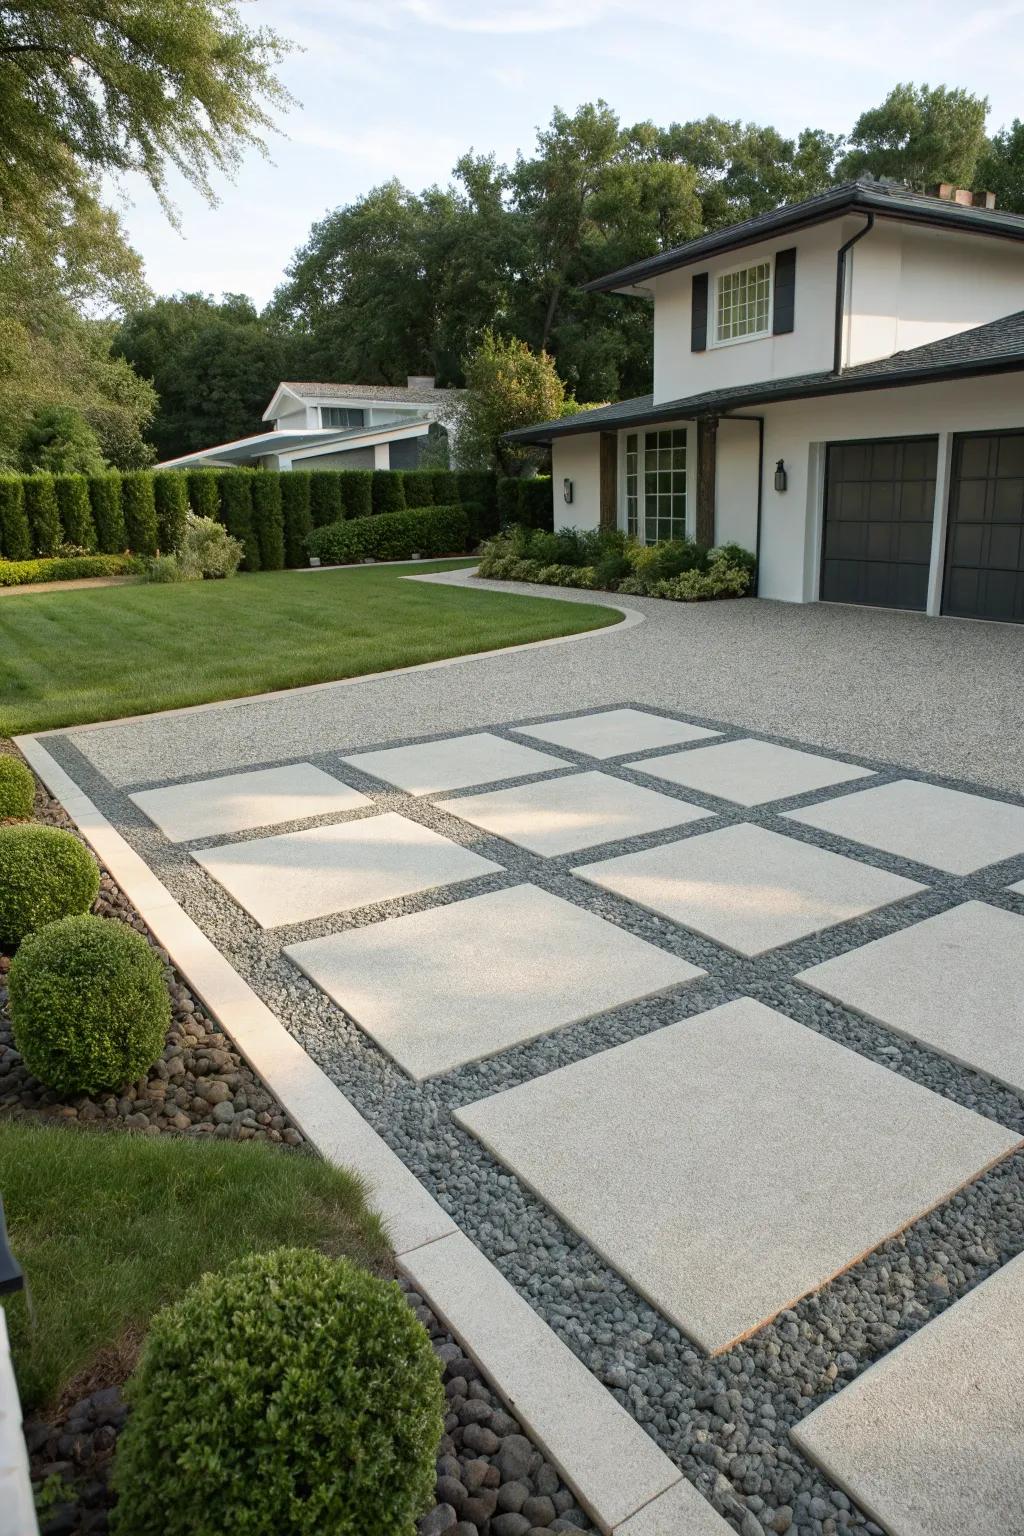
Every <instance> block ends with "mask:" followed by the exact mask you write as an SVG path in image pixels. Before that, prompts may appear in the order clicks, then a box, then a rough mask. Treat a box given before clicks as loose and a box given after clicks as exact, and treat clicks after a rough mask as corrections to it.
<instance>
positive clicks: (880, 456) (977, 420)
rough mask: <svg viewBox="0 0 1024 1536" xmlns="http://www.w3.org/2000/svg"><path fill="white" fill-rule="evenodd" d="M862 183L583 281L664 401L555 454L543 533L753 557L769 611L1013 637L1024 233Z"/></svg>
mask: <svg viewBox="0 0 1024 1536" xmlns="http://www.w3.org/2000/svg"><path fill="white" fill-rule="evenodd" d="M992 202H993V200H992V198H991V196H989V195H987V194H977V195H975V196H973V197H972V194H971V193H969V192H963V191H960V190H959V189H955V188H952V187H945V186H944V187H942V188H938V189H936V192H935V195H928V196H926V195H923V194H917V193H913V192H910V191H908V190H907V189H906V188H905V187H903V186H898V185H895V184H892V183H886V182H874V181H857V182H851V183H849V184H848V185H845V186H841V187H837V188H834V189H833V190H831V191H829V192H824V193H822V194H820V195H819V196H817V197H812V198H809V199H808V200H807V201H806V202H803V203H797V204H795V205H794V206H792V207H786V208H780V209H777V210H776V211H775V212H773V213H769V214H764V215H761V216H759V217H757V218H753V219H748V220H746V221H744V222H743V223H740V224H734V225H732V226H731V227H730V228H728V229H722V230H717V231H716V232H715V233H714V234H708V235H701V236H699V237H698V238H697V239H695V240H691V241H688V242H687V244H685V245H681V246H678V247H677V248H676V249H674V250H671V251H666V252H664V253H663V254H661V255H658V256H654V257H651V258H650V259H649V260H647V261H641V262H637V263H635V264H634V265H633V266H630V267H626V268H624V269H622V270H620V271H617V272H612V273H610V274H609V275H608V276H607V277H603V278H600V279H598V280H597V281H596V282H592V283H590V284H588V287H589V288H590V289H591V290H595V291H599V292H602V291H603V292H608V291H612V292H616V293H626V294H635V295H639V296H642V297H643V298H645V299H653V301H654V391H653V393H652V394H650V395H646V396H642V397H641V398H639V399H636V400H624V401H621V402H619V403H618V404H616V405H609V406H602V407H600V408H599V409H596V410H593V411H588V412H584V413H583V414H581V415H578V416H573V417H569V418H563V419H562V420H559V421H554V422H547V423H544V424H542V425H540V426H538V427H532V428H524V429H521V430H519V431H516V432H513V433H510V434H509V436H510V438H512V439H514V440H518V441H520V442H533V443H550V444H551V448H552V459H553V476H554V487H555V524H556V526H561V525H563V524H568V525H572V526H575V527H578V528H594V527H597V526H599V525H603V526H612V527H614V526H618V527H620V528H623V529H627V530H628V531H629V532H630V533H634V534H636V535H637V536H638V537H639V538H640V539H641V540H644V541H647V542H655V541H657V540H660V539H664V538H668V537H671V536H676V535H679V534H682V533H684V532H685V533H687V534H688V535H690V536H691V537H696V538H697V539H698V540H699V541H700V542H702V543H708V544H711V543H725V542H729V541H735V542H736V543H739V544H742V545H744V546H745V547H746V548H747V549H751V550H756V552H757V554H758V557H759V561H760V581H759V593H760V595H761V596H762V597H771V598H782V599H786V600H788V601H791V602H813V601H815V600H817V599H827V600H832V601H836V602H845V603H867V604H872V605H875V606H882V607H893V608H909V609H919V610H922V611H925V612H928V613H949V614H956V615H960V616H962V617H973V618H990V619H1006V620H1014V621H1016V622H1024V217H1020V216H1018V215H1015V214H1008V213H1002V212H1000V211H998V210H996V209H995V208H994V207H993V206H992Z"/></svg>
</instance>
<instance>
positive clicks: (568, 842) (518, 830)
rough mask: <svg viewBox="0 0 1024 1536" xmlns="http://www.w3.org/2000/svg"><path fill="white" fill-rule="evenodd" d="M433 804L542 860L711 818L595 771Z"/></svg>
mask: <svg viewBox="0 0 1024 1536" xmlns="http://www.w3.org/2000/svg"><path fill="white" fill-rule="evenodd" d="M438 803H439V804H440V805H441V806H442V807H443V808H444V809H445V810H446V811H451V812H452V814H453V815H454V816H461V817H462V819H463V820H464V821H469V822H472V824H473V826H474V827H483V829H484V831H486V832H493V833H494V834H495V835H496V836H497V837H503V838H505V839H506V840H507V841H508V842H510V843H518V845H519V846H520V847H521V848H529V849H530V851H531V853H540V854H544V855H545V856H547V857H554V856H555V855H556V854H560V853H576V852H578V851H579V849H581V848H592V847H594V845H595V844H597V843H612V842H617V841H618V840H619V839H620V838H623V837H638V836H639V835H640V834H641V833H643V832H661V831H663V830H664V829H665V828H666V827H679V826H683V825H684V824H685V823H686V822H690V821H700V820H702V819H704V818H705V817H708V816H710V815H711V814H712V813H711V812H710V811H706V810H704V809H703V808H702V807H700V806H696V805H689V804H687V802H686V801H685V800H673V799H672V798H671V797H670V796H669V795H659V794H658V792H657V790H653V789H644V788H642V787H641V786H640V785H639V784H627V783H626V782H625V781H624V780H623V779H615V778H612V776H611V774H608V773H597V772H594V773H574V774H572V775H571V776H570V777H569V778H558V779H540V780H539V781H538V782H536V783H534V784H520V785H516V786H514V787H513V788H511V789H492V790H489V791H487V792H486V793H484V794H482V795H463V796H460V797H459V798H458V799H456V800H441V801H439V802H438Z"/></svg>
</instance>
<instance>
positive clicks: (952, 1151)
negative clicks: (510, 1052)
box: [455, 998, 1020, 1353]
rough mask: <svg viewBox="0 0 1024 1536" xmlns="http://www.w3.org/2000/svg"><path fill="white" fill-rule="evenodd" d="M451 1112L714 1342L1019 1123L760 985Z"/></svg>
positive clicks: (756, 1320) (807, 1287) (915, 1210)
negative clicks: (789, 1008)
mask: <svg viewBox="0 0 1024 1536" xmlns="http://www.w3.org/2000/svg"><path fill="white" fill-rule="evenodd" d="M455 1118H456V1119H457V1120H458V1121H459V1122H460V1123H461V1124H462V1125H464V1126H465V1127H466V1128H467V1129H468V1130H470V1131H471V1132H473V1134H474V1135H476V1136H477V1137H478V1138H479V1139H480V1140H481V1141H482V1142H483V1144H484V1145H485V1146H486V1147H488V1148H489V1150H490V1151H491V1152H492V1153H493V1154H494V1156H495V1157H497V1158H499V1159H500V1161H501V1162H503V1163H504V1164H505V1165H506V1166H507V1167H508V1168H510V1169H511V1170H512V1171H513V1172H514V1173H515V1174H516V1175H517V1176H518V1177H519V1178H520V1179H522V1180H523V1182H524V1183H525V1184H527V1185H528V1186H529V1187H530V1188H531V1189H532V1190H534V1191H535V1192H536V1193H537V1194H538V1195H539V1197H540V1198H541V1199H542V1200H544V1201H546V1202H547V1204H548V1205H549V1206H551V1207H552V1208H553V1209H554V1210H555V1211H556V1212H557V1213H558V1215H559V1216H560V1217H561V1218H562V1219H563V1220H564V1221H566V1222H568V1224H569V1225H570V1226H571V1227H573V1228H574V1229H575V1230H576V1231H577V1232H579V1233H580V1234H581V1235H582V1236H583V1237H584V1238H586V1240H587V1241H588V1242H589V1243H591V1245H592V1246H593V1247H594V1248H595V1249H596V1250H597V1251H598V1252H599V1253H600V1254H601V1255H602V1256H603V1257H604V1258H605V1259H606V1260H607V1261H608V1263H609V1264H611V1265H612V1266H614V1268H615V1269H617V1270H618V1271H619V1272H620V1273H621V1274H622V1275H624V1276H625V1278H626V1279H627V1280H628V1281H629V1282H630V1283H631V1284H632V1285H633V1286H635V1288H636V1289H637V1290H638V1291H639V1292H640V1293H641V1294H642V1295H644V1296H645V1297H647V1299H648V1300H649V1301H650V1302H651V1303H652V1304H653V1305H654V1306H656V1307H657V1308H658V1309H659V1310H660V1311H661V1312H663V1313H664V1314H665V1316H666V1317H668V1318H669V1319H670V1320H671V1321H672V1322H673V1323H675V1324H677V1325H678V1327H680V1328H681V1329H683V1331H684V1332H685V1333H687V1334H688V1335H689V1336H690V1337H691V1338H693V1339H695V1340H696V1341H697V1343H699V1344H700V1345H701V1346H702V1347H703V1348H705V1349H706V1350H708V1351H710V1352H711V1353H718V1352H719V1351H721V1350H723V1349H727V1348H728V1347H729V1345H730V1344H733V1343H735V1342H736V1341H737V1340H739V1339H742V1338H744V1337H745V1336H746V1335H747V1334H749V1333H751V1332H753V1331H754V1330H755V1329H757V1328H758V1327H760V1326H761V1325H762V1324H763V1323H765V1322H767V1321H768V1320H769V1319H770V1318H772V1317H774V1316H775V1315H776V1314H777V1313H778V1312H780V1311H782V1310H783V1309H784V1308H785V1307H788V1306H791V1305H793V1303H794V1302H795V1301H796V1300H798V1299H799V1298H800V1297H801V1296H804V1295H806V1294H807V1293H808V1292H810V1291H813V1290H816V1289H817V1288H818V1287H820V1286H821V1285H823V1284H824V1283H825V1282H826V1281H827V1280H829V1279H831V1278H832V1277H833V1276H835V1275H836V1274H838V1273H839V1272H840V1271H842V1270H843V1269H846V1268H847V1267H849V1265H851V1264H853V1263H854V1262H856V1260H857V1259H859V1258H860V1257H861V1256H862V1255H864V1254H865V1253H867V1252H868V1251H870V1250H871V1249H872V1248H875V1247H876V1246H877V1245H878V1244H879V1243H881V1242H883V1241H884V1240H885V1239H887V1238H888V1237H890V1236H892V1235H893V1234H894V1233H896V1232H898V1231H901V1230H902V1229H903V1228H904V1227H905V1226H907V1225H908V1224H909V1223H910V1222H912V1221H913V1220H915V1219H916V1218H917V1217H919V1216H921V1215H923V1214H924V1213H925V1212H926V1211H928V1210H930V1209H931V1208H932V1207H933V1206H935V1205H937V1204H938V1203H939V1202H940V1201H942V1200H943V1199H945V1198H946V1197H947V1196H948V1195H950V1194H951V1193H952V1192H953V1191H954V1190H956V1189H958V1188H959V1187H960V1186H961V1185H962V1184H964V1183H965V1182H966V1181H968V1180H969V1179H972V1178H974V1177H975V1176H976V1175H978V1174H980V1173H981V1172H982V1171H983V1170H984V1169H985V1168H987V1167H989V1166H990V1165H991V1164H992V1163H993V1162H995V1161H997V1160H998V1159H1000V1158H1002V1157H1003V1156H1005V1155H1006V1154H1007V1153H1008V1152H1010V1151H1011V1150H1012V1149H1013V1148H1014V1147H1015V1146H1017V1145H1018V1144H1019V1142H1020V1138H1019V1137H1017V1136H1016V1135H1014V1134H1013V1133H1011V1132H1010V1131H1007V1130H1006V1129H1004V1128H1003V1127H1002V1126H999V1125H996V1124H995V1123H994V1122H993V1121H991V1120H985V1119H983V1118H982V1117H981V1116H980V1115H977V1114H975V1113H974V1112H973V1111H972V1110H968V1109H963V1108H961V1106H959V1105H957V1104H954V1103H953V1102H952V1101H951V1100H949V1099H945V1098H942V1097H940V1096H939V1095H938V1094H936V1093H933V1092H931V1090H930V1089H927V1088H922V1087H919V1086H918V1085H917V1084H916V1083H911V1082H910V1081H908V1079H907V1078H905V1077H901V1076H899V1075H898V1074H897V1073H895V1072H890V1071H889V1070H888V1069H887V1068H885V1067H881V1066H878V1065H877V1063H875V1062H872V1061H869V1060H868V1059H867V1058H866V1057H863V1056H860V1055H858V1054H856V1052H854V1051H850V1050H848V1049H847V1048H846V1047H845V1046H842V1045H838V1044H836V1043H835V1042H834V1041H831V1040H828V1039H826V1038H825V1037H824V1036H822V1035H819V1034H816V1033H815V1032H814V1031H813V1030H811V1029H807V1028H806V1027H805V1026H804V1025H802V1024H797V1023H795V1022H794V1021H793V1020H792V1019H789V1018H786V1017H785V1016H784V1015H782V1014H780V1013H777V1012H776V1011H775V1010H774V1009H771V1008H766V1007H765V1006H764V1005H763V1004H761V1003H758V1002H755V1001H753V1000H752V999H751V998H740V999H738V1000H737V1001H735V1002H732V1003H726V1004H724V1005H723V1006H721V1007H719V1008H713V1009H711V1010H710V1011H709V1012H707V1013H702V1014H698V1015H696V1016H695V1017H693V1018H690V1019H685V1020H683V1021H681V1022H680V1023H678V1024H669V1025H667V1026H666V1027H665V1028H663V1029H657V1030H654V1031H653V1032H652V1033H651V1034H648V1035H644V1036H642V1037H641V1038H640V1039H637V1040H632V1041H629V1042H628V1043H627V1044H625V1045H619V1046H615V1047H614V1048H613V1049H611V1050H607V1051H601V1052H599V1053H598V1054H596V1055H594V1056H589V1057H587V1058H586V1059H584V1060H582V1061H577V1062H574V1063H573V1064H572V1065H571V1066H567V1067H560V1068H559V1069H558V1070H556V1071H554V1072H550V1073H548V1074H547V1075H546V1076H544V1077H539V1078H534V1079H533V1080H532V1081H530V1082H528V1083H524V1084H522V1085H521V1086H520V1087H517V1088H512V1089H509V1090H508V1091H507V1092H505V1093H498V1094H495V1095H493V1096H492V1097H490V1098H486V1099H482V1100H480V1101H479V1102H477V1103H475V1104H470V1105H467V1106H465V1107H464V1108H461V1109H458V1110H456V1112H455Z"/></svg>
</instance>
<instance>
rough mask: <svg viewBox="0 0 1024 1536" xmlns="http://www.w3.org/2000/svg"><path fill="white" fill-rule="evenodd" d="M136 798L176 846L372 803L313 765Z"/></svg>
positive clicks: (256, 772) (172, 787) (294, 765)
mask: <svg viewBox="0 0 1024 1536" xmlns="http://www.w3.org/2000/svg"><path fill="white" fill-rule="evenodd" d="M131 799H132V800H134V802H135V804H136V805H137V806H138V807H139V810H140V811H144V812H145V813H146V815H147V816H148V817H149V819H150V821H152V822H155V823H156V825H157V826H158V827H159V828H160V831H161V832H162V833H163V834H164V836H165V837H166V838H168V839H169V840H170V841H171V842H172V843H187V842H189V841H191V839H192V838H195V837H226V836H228V835H229V834H230V833H232V832H249V831H252V829H253V828H254V827H272V826H273V825H274V824H275V822H282V821H304V820H305V819H306V818H307V817H310V816H330V815H335V814H338V815H340V814H341V813H342V812H344V811H356V810H359V808H360V807H361V806H364V805H369V804H370V801H369V800H368V799H367V797H366V796H365V795H361V794H360V793H359V791H358V790H357V789H352V788H351V787H350V786H349V785H348V784H342V783H341V781H340V780H339V779H335V778H332V777H331V775H330V774H329V773H324V772H323V770H322V769H321V768H314V767H313V764H312V763H292V764H290V765H289V766H287V767H284V768H256V769H254V770H253V771H252V772H251V773H229V774H227V775H226V776H225V777H224V778H220V779H197V780H194V781H193V782H191V783H188V784H169V785H168V786H167V787H166V788H165V789H143V790H140V792H139V793H138V794H136V795H132V796H131Z"/></svg>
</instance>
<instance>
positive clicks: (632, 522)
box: [626, 432, 640, 539]
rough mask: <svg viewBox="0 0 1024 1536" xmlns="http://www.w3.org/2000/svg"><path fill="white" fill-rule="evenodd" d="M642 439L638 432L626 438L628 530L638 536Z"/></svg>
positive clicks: (633, 536)
mask: <svg viewBox="0 0 1024 1536" xmlns="http://www.w3.org/2000/svg"><path fill="white" fill-rule="evenodd" d="M639 443H640V439H639V436H638V435H637V433H636V432H630V433H629V435H628V436H627V438H626V532H627V533H628V534H629V535H630V536H631V537H632V538H634V539H635V538H636V537H637V532H638V530H639V526H640V516H639V505H640V450H639Z"/></svg>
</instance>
